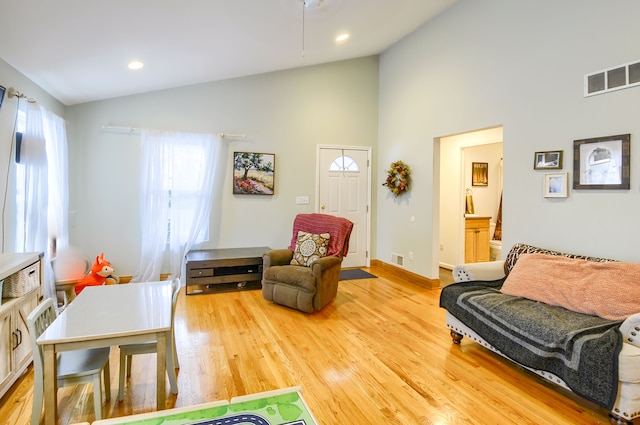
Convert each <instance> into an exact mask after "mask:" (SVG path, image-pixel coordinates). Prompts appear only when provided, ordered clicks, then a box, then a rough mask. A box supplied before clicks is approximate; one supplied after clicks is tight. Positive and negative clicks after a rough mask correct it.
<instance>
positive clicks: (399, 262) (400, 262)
mask: <svg viewBox="0 0 640 425" xmlns="http://www.w3.org/2000/svg"><path fill="white" fill-rule="evenodd" d="M391 263H392V264H395V265H396V266H400V267H404V257H403V256H402V255H400V254H396V253H395V252H392V253H391Z"/></svg>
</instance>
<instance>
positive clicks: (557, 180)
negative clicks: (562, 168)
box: [544, 173, 569, 198]
mask: <svg viewBox="0 0 640 425" xmlns="http://www.w3.org/2000/svg"><path fill="white" fill-rule="evenodd" d="M568 188H569V173H547V174H545V175H544V197H545V198H566V197H567V196H568Z"/></svg>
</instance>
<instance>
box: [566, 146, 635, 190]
mask: <svg viewBox="0 0 640 425" xmlns="http://www.w3.org/2000/svg"><path fill="white" fill-rule="evenodd" d="M630 145H631V135H630V134H620V135H617V136H607V137H596V138H593V139H582V140H574V141H573V188H574V189H629V188H630V178H629V174H630V156H631V155H630Z"/></svg>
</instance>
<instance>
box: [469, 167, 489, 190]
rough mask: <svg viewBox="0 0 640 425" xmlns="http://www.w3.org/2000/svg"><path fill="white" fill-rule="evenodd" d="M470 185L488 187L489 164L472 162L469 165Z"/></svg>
mask: <svg viewBox="0 0 640 425" xmlns="http://www.w3.org/2000/svg"><path fill="white" fill-rule="evenodd" d="M471 185H472V186H488V185H489V163H488V162H472V163H471Z"/></svg>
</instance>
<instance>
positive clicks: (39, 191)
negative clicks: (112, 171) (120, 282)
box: [16, 103, 55, 298]
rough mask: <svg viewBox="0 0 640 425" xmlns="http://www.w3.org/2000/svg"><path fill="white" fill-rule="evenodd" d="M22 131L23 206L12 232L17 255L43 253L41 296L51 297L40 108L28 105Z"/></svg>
mask: <svg viewBox="0 0 640 425" xmlns="http://www.w3.org/2000/svg"><path fill="white" fill-rule="evenodd" d="M26 116H27V118H26V124H25V130H24V133H23V135H22V145H21V148H20V166H22V167H24V169H23V178H24V180H23V182H21V183H23V188H24V191H23V196H24V198H23V203H22V208H21V211H20V212H21V213H22V217H20V218H19V221H18V222H19V223H22V226H23V229H22V231H18V232H17V233H16V248H17V251H18V252H43V253H44V262H43V264H44V270H43V277H44V282H43V285H44V294H45V296H46V297H50V298H52V297H53V296H54V294H55V288H54V285H53V280H52V273H51V268H50V264H51V261H50V256H49V249H48V240H49V229H48V223H47V211H48V209H49V208H48V202H49V188H48V163H47V146H46V141H45V134H44V125H43V113H42V109H41V108H40V105H38V104H36V103H29V104H28V107H27V114H26Z"/></svg>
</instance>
